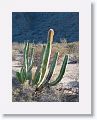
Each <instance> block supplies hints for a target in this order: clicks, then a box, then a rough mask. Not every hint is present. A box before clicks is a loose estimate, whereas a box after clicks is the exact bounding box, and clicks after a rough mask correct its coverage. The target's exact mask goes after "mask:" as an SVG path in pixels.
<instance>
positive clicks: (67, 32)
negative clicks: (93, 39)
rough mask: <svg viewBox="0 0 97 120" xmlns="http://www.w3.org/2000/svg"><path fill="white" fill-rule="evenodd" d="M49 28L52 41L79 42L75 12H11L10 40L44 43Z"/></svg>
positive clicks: (77, 21) (77, 15)
mask: <svg viewBox="0 0 97 120" xmlns="http://www.w3.org/2000/svg"><path fill="white" fill-rule="evenodd" d="M50 28H53V29H54V31H55V36H54V39H55V40H54V41H55V42H60V39H62V38H66V39H67V41H68V42H73V41H78V40H79V14H78V13H77V12H64V13H62V12H60V13H56V12H49V13H48V12H44V13H43V12H42V13H41V12H34V13H32V12H29V13H27V12H13V14H12V40H13V42H16V41H18V42H23V41H24V40H29V41H31V42H33V41H34V42H35V43H39V42H41V43H45V42H46V41H47V32H48V30H49V29H50Z"/></svg>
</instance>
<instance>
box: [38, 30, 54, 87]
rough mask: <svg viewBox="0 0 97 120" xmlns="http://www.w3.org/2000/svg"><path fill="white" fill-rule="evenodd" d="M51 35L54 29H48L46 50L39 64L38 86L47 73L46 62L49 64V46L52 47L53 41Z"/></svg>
mask: <svg viewBox="0 0 97 120" xmlns="http://www.w3.org/2000/svg"><path fill="white" fill-rule="evenodd" d="M53 35H54V31H53V30H52V29H50V30H49V32H48V41H47V46H46V50H45V52H44V55H43V60H42V64H41V74H40V79H39V82H38V87H39V86H40V85H41V84H42V82H43V81H44V79H45V77H46V74H47V70H48V64H49V59H50V54H51V47H52V42H53Z"/></svg>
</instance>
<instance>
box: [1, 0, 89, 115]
mask: <svg viewBox="0 0 97 120" xmlns="http://www.w3.org/2000/svg"><path fill="white" fill-rule="evenodd" d="M0 12H1V13H0V76H1V78H0V81H1V82H0V113H2V114H91V3H90V1H89V0H19V1H18V0H8V1H5V0H4V1H2V3H1V2H0ZM12 12H79V102H12Z"/></svg>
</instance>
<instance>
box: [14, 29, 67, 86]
mask: <svg viewBox="0 0 97 120" xmlns="http://www.w3.org/2000/svg"><path fill="white" fill-rule="evenodd" d="M53 36H54V31H53V29H50V30H49V32H48V40H47V45H46V46H43V50H42V54H41V60H40V64H39V66H38V67H37V70H36V73H35V76H34V79H33V80H32V86H33V85H37V88H41V87H44V86H45V85H47V84H48V85H49V86H54V85H56V84H58V83H59V82H60V81H61V79H62V77H63V75H64V73H65V69H66V66H67V61H68V55H65V57H64V60H63V64H62V66H61V70H60V73H59V75H58V77H57V78H56V80H54V81H53V82H50V79H51V77H52V74H53V72H54V70H55V66H56V63H57V59H58V55H59V53H58V52H56V53H55V54H54V58H53V60H52V62H51V65H50V68H49V72H48V65H49V61H50V55H51V48H52V42H53ZM28 52H29V43H28V42H27V43H26V44H25V48H24V66H23V67H22V69H21V71H20V73H19V72H17V73H16V76H17V78H18V79H19V80H20V82H22V83H23V79H26V80H28V79H30V78H31V77H29V76H30V73H31V69H32V66H33V52H34V49H33V48H32V52H31V58H30V59H28Z"/></svg>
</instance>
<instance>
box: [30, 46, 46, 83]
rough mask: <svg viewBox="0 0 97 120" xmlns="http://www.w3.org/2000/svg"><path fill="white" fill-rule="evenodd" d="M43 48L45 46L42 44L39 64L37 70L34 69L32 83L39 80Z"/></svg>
mask: <svg viewBox="0 0 97 120" xmlns="http://www.w3.org/2000/svg"><path fill="white" fill-rule="evenodd" d="M45 49H46V46H43V49H42V54H41V59H40V60H41V61H40V64H39V66H38V67H37V70H36V72H35V76H34V79H33V80H32V82H33V84H37V82H38V81H39V78H40V70H41V64H42V59H43V55H44V52H45Z"/></svg>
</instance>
